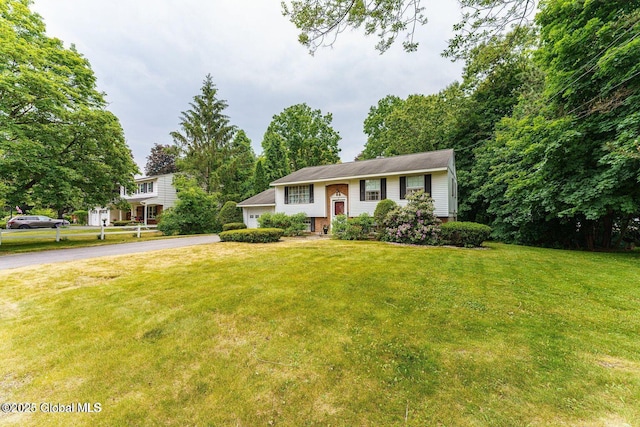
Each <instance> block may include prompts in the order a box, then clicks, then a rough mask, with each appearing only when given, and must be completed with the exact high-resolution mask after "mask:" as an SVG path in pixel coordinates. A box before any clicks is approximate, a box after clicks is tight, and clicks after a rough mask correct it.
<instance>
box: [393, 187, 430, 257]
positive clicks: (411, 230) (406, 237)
mask: <svg viewBox="0 0 640 427" xmlns="http://www.w3.org/2000/svg"><path fill="white" fill-rule="evenodd" d="M407 200H408V203H407V206H404V207H400V206H398V207H397V208H395V209H393V210H392V211H391V212H389V213H388V214H387V216H386V217H385V219H384V225H385V230H384V232H383V235H382V240H384V241H387V242H396V243H409V244H415V245H436V244H438V239H439V224H440V220H439V219H438V218H437V217H436V216H435V214H434V211H435V208H434V206H433V199H431V197H430V196H429V194H427V193H425V192H424V191H422V190H420V191H417V192H415V193H413V194H411V195H409V196H407Z"/></svg>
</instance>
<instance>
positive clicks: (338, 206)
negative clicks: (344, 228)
mask: <svg viewBox="0 0 640 427" xmlns="http://www.w3.org/2000/svg"><path fill="white" fill-rule="evenodd" d="M333 215H334V216H337V215H344V202H335V203H334V204H333Z"/></svg>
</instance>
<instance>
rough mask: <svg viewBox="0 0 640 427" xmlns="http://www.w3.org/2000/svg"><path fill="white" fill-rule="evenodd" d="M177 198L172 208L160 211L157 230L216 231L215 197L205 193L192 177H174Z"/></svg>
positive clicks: (173, 231)
mask: <svg viewBox="0 0 640 427" xmlns="http://www.w3.org/2000/svg"><path fill="white" fill-rule="evenodd" d="M173 181H174V185H175V186H176V190H177V196H178V200H177V201H176V205H175V206H174V207H172V208H169V209H166V210H165V211H163V212H162V215H161V216H160V219H159V221H158V230H160V231H162V233H164V234H165V235H168V236H172V235H174V234H203V233H217V232H219V231H220V230H221V229H222V227H221V226H220V223H219V222H218V202H217V197H216V196H214V195H210V194H207V193H206V192H205V191H204V190H203V189H202V188H200V187H199V186H198V184H197V183H196V182H195V180H193V179H188V178H185V177H181V176H179V175H178V176H176V177H174V180H173Z"/></svg>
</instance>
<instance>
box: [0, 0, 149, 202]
mask: <svg viewBox="0 0 640 427" xmlns="http://www.w3.org/2000/svg"><path fill="white" fill-rule="evenodd" d="M29 4H30V2H29V1H20V0H4V1H2V2H0V40H2V43H0V64H2V65H1V66H0V129H2V131H1V132H0V181H1V182H2V183H3V184H2V185H1V186H0V200H2V199H4V200H5V201H6V203H8V204H10V205H11V206H16V205H25V204H28V205H39V206H50V207H52V208H54V209H56V210H57V211H58V213H59V214H62V212H63V211H65V210H69V209H71V208H73V207H79V206H81V205H85V206H86V205H89V206H91V205H102V206H104V205H106V204H107V203H108V202H109V201H110V200H111V199H112V198H113V197H114V196H115V195H116V194H118V191H119V188H120V185H123V186H125V187H127V188H129V189H130V188H132V186H133V175H134V174H135V173H136V172H137V171H138V168H137V166H136V165H135V163H134V161H133V159H132V156H131V153H130V151H129V148H128V147H127V145H126V142H125V139H124V133H123V130H122V127H121V126H120V123H119V121H118V119H117V118H116V117H115V116H114V115H113V114H111V113H110V112H109V111H107V110H106V102H105V100H104V97H103V94H102V93H100V92H99V91H98V90H97V89H96V78H95V75H94V74H93V71H92V70H91V67H90V65H89V61H88V60H87V59H86V58H84V57H83V56H82V55H81V54H80V53H79V52H77V51H76V49H75V47H74V46H71V48H68V49H67V48H65V47H64V45H63V43H62V41H60V40H59V39H55V38H49V37H47V36H46V33H45V25H44V23H43V21H42V19H41V17H40V16H39V15H37V14H35V13H33V12H31V11H30V10H29Z"/></svg>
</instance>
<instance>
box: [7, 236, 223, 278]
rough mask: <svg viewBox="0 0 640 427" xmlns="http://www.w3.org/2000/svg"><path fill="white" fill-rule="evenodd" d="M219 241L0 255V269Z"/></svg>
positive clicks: (214, 238)
mask: <svg viewBox="0 0 640 427" xmlns="http://www.w3.org/2000/svg"><path fill="white" fill-rule="evenodd" d="M219 241H220V238H219V237H218V236H216V235H207V236H192V237H175V238H172V239H159V240H147V241H144V242H134V243H119V244H113V245H103V246H90V247H85V248H71V249H55V250H50V251H41V252H30V253H24V254H13V255H3V256H0V270H6V269H10V268H19V267H26V266H29V265H39V264H50V263H53V262H64V261H74V260H77V259H87V258H98V257H103V256H111V255H122V254H132V253H136V252H148V251H156V250H159V249H170V248H180V247H183V246H193V245H202V244H206V243H214V242H219Z"/></svg>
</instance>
